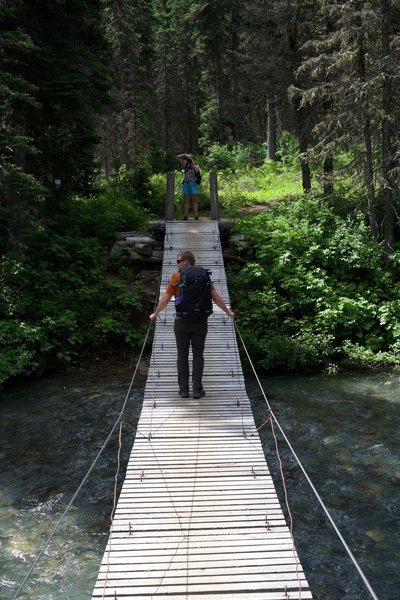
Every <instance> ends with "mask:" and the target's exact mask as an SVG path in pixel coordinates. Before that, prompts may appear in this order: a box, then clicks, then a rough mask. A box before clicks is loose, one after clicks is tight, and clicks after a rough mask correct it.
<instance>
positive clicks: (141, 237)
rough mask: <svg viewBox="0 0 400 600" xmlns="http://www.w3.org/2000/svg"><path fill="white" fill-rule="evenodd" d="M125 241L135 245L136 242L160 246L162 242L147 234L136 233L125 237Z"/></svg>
mask: <svg viewBox="0 0 400 600" xmlns="http://www.w3.org/2000/svg"><path fill="white" fill-rule="evenodd" d="M125 241H126V243H127V244H130V245H132V246H135V244H147V245H148V246H160V242H158V241H157V240H155V239H154V238H152V237H149V236H145V235H135V236H131V235H127V236H126V238H125Z"/></svg>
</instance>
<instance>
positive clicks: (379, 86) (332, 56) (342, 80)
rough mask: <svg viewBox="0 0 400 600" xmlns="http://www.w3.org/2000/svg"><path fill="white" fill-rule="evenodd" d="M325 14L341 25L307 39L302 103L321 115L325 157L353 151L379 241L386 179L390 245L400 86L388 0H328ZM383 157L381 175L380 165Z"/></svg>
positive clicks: (320, 145)
mask: <svg viewBox="0 0 400 600" xmlns="http://www.w3.org/2000/svg"><path fill="white" fill-rule="evenodd" d="M379 8H380V10H377V9H379ZM320 14H321V19H322V20H323V19H324V18H326V17H327V16H328V18H330V19H331V20H333V21H334V22H335V23H336V26H335V28H334V29H333V30H332V31H322V30H320V31H319V35H318V36H315V38H314V39H313V40H312V41H310V42H309V43H308V44H307V45H306V48H305V51H306V52H307V54H308V56H307V58H306V60H305V61H304V62H303V65H302V66H301V67H300V72H307V73H308V75H309V77H310V83H311V84H310V85H309V86H308V87H307V88H303V89H302V90H301V91H300V94H301V97H302V104H303V105H306V104H310V105H311V106H312V107H313V109H314V110H315V111H316V114H317V115H318V116H319V118H318V122H317V125H316V126H315V128H314V133H315V136H316V139H317V144H316V147H315V148H316V150H317V152H318V153H319V155H320V156H322V157H325V156H327V155H329V154H330V155H333V154H334V153H335V152H337V151H338V150H340V149H346V150H347V149H351V150H352V151H355V152H356V160H355V163H354V164H355V165H356V166H357V167H358V169H357V171H356V173H359V174H360V176H363V180H364V185H365V189H366V196H367V206H368V214H369V220H370V226H371V234H372V237H373V238H374V239H375V240H377V239H378V220H377V208H376V191H375V181H379V180H380V181H381V182H382V184H383V185H382V194H383V214H384V240H385V247H386V249H387V251H391V249H393V236H394V233H393V231H394V211H393V191H394V189H395V185H396V181H395V173H396V169H395V166H396V165H395V155H396V147H395V142H394V140H395V133H396V116H395V111H394V96H395V94H394V90H398V86H399V72H398V71H399V69H398V64H399V62H398V58H399V57H398V56H397V55H396V50H395V46H394V45H393V43H392V42H393V40H394V33H393V27H394V23H396V19H395V18H394V17H395V15H394V13H393V9H392V7H391V4H390V3H381V5H380V7H378V6H377V5H376V2H361V1H357V2H353V1H351V0H337V1H336V2H329V3H328V2H326V3H325V2H323V3H322V4H321V13H320ZM322 107H323V110H322ZM397 132H398V129H397ZM379 157H381V158H380V161H381V177H378V175H379V174H378V172H377V168H376V166H377V164H378V163H377V159H379Z"/></svg>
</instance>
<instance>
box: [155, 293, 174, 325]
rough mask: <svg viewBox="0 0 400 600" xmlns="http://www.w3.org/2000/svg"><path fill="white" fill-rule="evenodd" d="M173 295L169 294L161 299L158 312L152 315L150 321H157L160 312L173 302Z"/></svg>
mask: <svg viewBox="0 0 400 600" xmlns="http://www.w3.org/2000/svg"><path fill="white" fill-rule="evenodd" d="M171 298H172V294H168V293H167V292H165V293H164V295H163V296H162V297H161V298H160V301H159V303H158V304H157V308H156V310H155V311H154V312H153V313H152V314H151V315H150V321H155V320H156V319H157V317H158V315H159V314H160V312H161V311H162V310H163V309H164V308H165V307H166V306H167V305H168V302H169V301H170V300H171Z"/></svg>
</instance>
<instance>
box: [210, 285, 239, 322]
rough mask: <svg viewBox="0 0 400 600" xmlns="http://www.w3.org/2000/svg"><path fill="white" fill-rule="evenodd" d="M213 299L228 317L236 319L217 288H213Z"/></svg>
mask: <svg viewBox="0 0 400 600" xmlns="http://www.w3.org/2000/svg"><path fill="white" fill-rule="evenodd" d="M211 298H212V299H213V300H214V302H215V304H216V305H217V306H219V308H221V309H222V310H223V311H224V313H226V314H227V315H228V317H232V319H233V318H234V316H235V313H234V312H233V311H232V310H230V309H229V308H228V307H227V306H226V304H225V302H224V301H223V299H222V298H221V296H220V295H219V294H218V292H217V290H216V289H215V288H211Z"/></svg>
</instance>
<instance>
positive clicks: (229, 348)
mask: <svg viewBox="0 0 400 600" xmlns="http://www.w3.org/2000/svg"><path fill="white" fill-rule="evenodd" d="M182 249H190V250H192V251H193V253H194V254H195V256H196V262H197V264H199V265H203V266H206V267H208V268H210V269H211V270H212V272H213V275H212V279H213V281H214V282H215V285H216V287H217V289H218V291H219V293H221V295H222V296H223V298H224V300H225V302H226V303H227V304H229V299H228V290H227V287H226V280H225V271H224V265H223V259H222V254H221V248H220V242H219V233H218V223H217V222H216V221H207V222H203V221H198V222H191V221H189V222H170V223H167V235H166V239H165V252H164V263H163V272H162V286H161V290H162V291H163V290H164V289H165V285H166V282H167V280H168V278H169V277H170V276H171V274H172V273H173V272H174V271H175V270H176V254H177V252H178V251H179V250H182ZM173 314H174V306H173V303H172V302H171V303H170V305H169V306H168V307H167V309H166V310H165V311H164V312H163V313H161V319H159V320H158V322H157V324H156V330H155V336H154V342H153V351H152V358H151V367H150V370H149V375H148V380H147V385H146V388H145V395H144V403H143V409H142V413H141V417H140V421H139V425H138V433H137V435H136V440H135V443H134V446H133V449H132V453H131V457H130V460H129V464H128V468H127V473H126V478H125V481H124V484H123V487H122V491H121V495H120V498H119V501H118V505H117V509H116V513H115V517H114V521H113V526H112V529H111V533H110V537H109V541H108V545H107V548H106V550H105V553H104V557H103V561H102V564H101V568H100V572H99V576H98V579H97V582H96V585H95V589H94V592H93V599H98V598H112V599H115V598H117V599H122V598H124V599H126V598H131V599H135V600H137V599H139V598H143V599H144V598H154V599H157V600H167V599H168V600H178V599H179V600H182V598H190V600H284V599H291V600H293V599H295V598H296V599H301V600H306V599H310V598H312V596H311V593H310V591H309V587H308V584H307V581H306V579H305V577H304V573H303V571H302V568H301V565H300V563H299V560H298V558H297V554H296V551H295V548H294V545H293V541H292V538H291V535H290V532H289V530H288V527H287V525H286V523H285V519H284V516H283V513H282V510H281V507H280V504H279V501H278V498H277V495H276V492H275V488H274V484H273V482H272V479H271V477H270V474H269V470H268V467H267V464H266V462H265V458H264V454H263V450H262V447H261V443H260V439H259V436H258V433H257V432H256V431H255V425H254V420H253V416H252V412H251V407H250V403H249V400H248V398H247V396H246V391H245V387H244V379H243V373H242V369H241V365H240V359H239V354H238V348H237V344H236V338H235V332H234V327H233V323H232V320H230V319H228V318H227V317H226V316H225V315H224V313H223V312H222V311H220V309H218V308H217V307H215V312H214V314H213V315H212V316H211V317H210V318H209V333H208V336H207V342H206V352H205V376H204V379H203V384H204V388H205V389H206V392H207V395H206V396H205V397H204V398H202V399H201V400H193V399H192V398H188V399H182V398H180V397H179V396H178V394H177V390H178V387H177V383H176V365H175V363H176V352H175V338H174V333H173Z"/></svg>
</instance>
